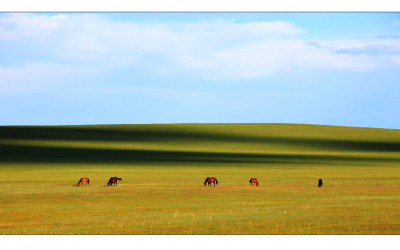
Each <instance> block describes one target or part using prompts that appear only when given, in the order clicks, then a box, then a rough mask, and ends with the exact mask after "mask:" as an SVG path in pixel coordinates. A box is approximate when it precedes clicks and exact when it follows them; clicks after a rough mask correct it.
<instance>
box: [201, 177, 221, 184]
mask: <svg viewBox="0 0 400 250" xmlns="http://www.w3.org/2000/svg"><path fill="white" fill-rule="evenodd" d="M206 183H208V186H211V183H214V186H215V185H216V184H218V181H217V178H215V177H207V178H206V180H205V181H204V186H206Z"/></svg>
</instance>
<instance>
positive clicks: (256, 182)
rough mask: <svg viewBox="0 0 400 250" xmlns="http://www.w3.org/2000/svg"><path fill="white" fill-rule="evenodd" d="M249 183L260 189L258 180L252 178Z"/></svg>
mask: <svg viewBox="0 0 400 250" xmlns="http://www.w3.org/2000/svg"><path fill="white" fill-rule="evenodd" d="M249 182H250V185H251V186H253V183H254V184H255V185H256V186H257V187H258V181H257V178H251V179H250V181H249Z"/></svg>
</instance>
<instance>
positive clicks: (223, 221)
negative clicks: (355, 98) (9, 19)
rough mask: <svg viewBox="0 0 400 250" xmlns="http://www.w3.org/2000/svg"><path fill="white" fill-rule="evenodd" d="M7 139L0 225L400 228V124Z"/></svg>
mask: <svg viewBox="0 0 400 250" xmlns="http://www.w3.org/2000/svg"><path fill="white" fill-rule="evenodd" d="M0 149H1V150H0V171H1V176H2V184H1V185H0V192H1V196H0V203H1V208H0V233H1V234H399V233H400V168H399V166H400V154H399V151H400V131H399V130H389V129H373V128H354V127H335V126H318V125H298V124H164V125H162V124H159V125H97V126H47V127H46V126H38V127H34V126H29V127H0ZM86 176H87V177H89V178H90V181H91V182H90V186H89V187H77V186H76V184H77V182H78V180H79V179H80V178H81V177H86ZM111 176H118V177H121V178H122V179H123V180H122V181H119V182H118V186H117V187H108V186H107V185H106V184H107V182H108V179H109V178H110V177H111ZM208 176H210V177H211V176H215V177H217V179H218V181H219V184H218V185H217V186H215V187H214V186H212V187H205V186H204V184H203V182H204V179H205V178H206V177H208ZM251 177H256V178H257V179H258V181H259V182H260V186H258V187H250V184H249V179H250V178H251ZM319 178H321V179H323V182H324V186H323V187H322V188H318V187H317V184H318V179H319Z"/></svg>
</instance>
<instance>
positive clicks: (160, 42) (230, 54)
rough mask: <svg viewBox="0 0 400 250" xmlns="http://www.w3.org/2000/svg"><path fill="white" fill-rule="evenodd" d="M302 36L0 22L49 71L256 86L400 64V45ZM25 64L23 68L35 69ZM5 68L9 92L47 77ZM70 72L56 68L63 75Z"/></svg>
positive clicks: (287, 29) (227, 28) (71, 18)
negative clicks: (139, 71)
mask: <svg viewBox="0 0 400 250" xmlns="http://www.w3.org/2000/svg"><path fill="white" fill-rule="evenodd" d="M303 33H304V31H303V30H302V29H301V28H300V27H297V26H296V25H294V24H292V23H289V22H285V21H274V22H249V23H235V22H234V21H232V20H223V19H216V20H206V21H198V22H192V23H190V22H169V23H154V22H153V23H151V22H136V23H134V22H132V23H129V22H115V21H110V20H107V19H105V18H104V17H102V16H100V15H96V14H73V15H55V16H46V15H30V14H8V15H3V16H0V42H1V41H13V42H15V44H20V46H24V45H25V44H29V45H30V46H31V47H34V48H37V50H40V51H42V52H43V54H46V53H47V59H46V60H47V61H46V63H45V64H46V65H62V64H63V63H64V64H66V65H75V64H80V65H87V66H90V67H101V68H102V69H108V70H112V69H113V68H118V67H135V68H146V69H147V70H150V71H153V72H154V74H156V73H158V74H162V73H163V74H181V73H182V72H189V73H191V74H192V75H195V76H197V77H203V78H219V79H251V78H260V77H268V76H270V75H274V74H280V73H286V72H290V71H291V70H293V69H296V70H298V69H301V70H344V71H352V70H372V69H376V68H379V67H384V66H385V65H391V64H396V65H398V64H399V63H398V59H397V57H396V55H393V53H397V52H399V51H400V47H399V46H400V45H399V44H400V39H398V38H392V39H387V38H385V39H379V38H376V37H375V38H374V40H368V41H367V40H315V41H307V40H305V39H303V38H302V34H303ZM377 44H378V45H379V46H377ZM50 48H51V49H50ZM383 51H386V52H387V51H390V52H391V54H390V55H388V54H387V53H380V52H383ZM338 52H341V53H338ZM372 52H374V53H372ZM27 56H29V55H27ZM49 58H50V59H49ZM20 60H21V62H22V63H25V64H24V65H26V64H29V63H30V64H31V65H33V64H34V63H35V62H32V61H23V60H24V59H23V58H21V59H20ZM30 60H34V59H32V58H30ZM32 63H33V64H32ZM45 64H42V65H45ZM0 66H1V65H0ZM6 67H7V65H3V69H1V70H0V77H1V76H2V75H6V76H7V77H6V78H7V79H9V80H8V82H10V84H12V83H15V82H16V81H17V79H21V77H22V76H26V75H35V74H36V75H35V76H36V77H38V78H39V75H40V76H42V77H46V74H39V73H37V72H41V70H40V69H37V68H36V69H35V68H32V66H29V67H26V66H24V67H21V68H19V69H16V68H14V69H5V68H6ZM65 67H67V66H65ZM65 67H64V68H63V67H59V66H58V67H57V68H58V70H61V72H63V69H65ZM68 67H73V66H68ZM53 71H54V69H53ZM16 72H18V73H16ZM35 72H36V73H35ZM61 75H62V74H61ZM18 81H20V80H18Z"/></svg>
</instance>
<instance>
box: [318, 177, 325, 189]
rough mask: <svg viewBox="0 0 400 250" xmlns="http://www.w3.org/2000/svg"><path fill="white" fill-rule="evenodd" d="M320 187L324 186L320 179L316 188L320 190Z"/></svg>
mask: <svg viewBox="0 0 400 250" xmlns="http://www.w3.org/2000/svg"><path fill="white" fill-rule="evenodd" d="M322 185H324V184H322V179H319V180H318V187H319V188H320V187H322Z"/></svg>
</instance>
